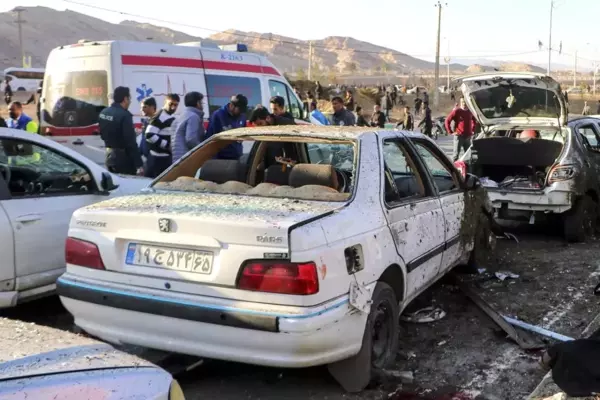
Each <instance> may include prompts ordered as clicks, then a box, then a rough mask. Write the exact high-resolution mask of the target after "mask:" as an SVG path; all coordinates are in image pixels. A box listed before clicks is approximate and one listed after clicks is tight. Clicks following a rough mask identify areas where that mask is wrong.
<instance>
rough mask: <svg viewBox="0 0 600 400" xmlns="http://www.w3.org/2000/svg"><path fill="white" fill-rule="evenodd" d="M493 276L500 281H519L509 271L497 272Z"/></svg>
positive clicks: (517, 276)
mask: <svg viewBox="0 0 600 400" xmlns="http://www.w3.org/2000/svg"><path fill="white" fill-rule="evenodd" d="M494 275H495V276H496V278H498V279H500V280H501V281H505V280H506V279H509V278H510V279H519V275H517V274H515V273H512V272H510V271H498V272H495V273H494Z"/></svg>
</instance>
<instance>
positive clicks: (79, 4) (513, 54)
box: [62, 0, 539, 58]
mask: <svg viewBox="0 0 600 400" xmlns="http://www.w3.org/2000/svg"><path fill="white" fill-rule="evenodd" d="M62 1H63V2H65V3H69V4H74V5H78V6H81V7H87V8H91V9H95V10H99V11H106V12H111V13H115V14H120V15H124V16H128V17H133V18H141V19H146V20H149V21H154V22H159V23H163V24H169V25H175V26H180V27H184V28H191V29H198V30H202V31H207V32H214V33H222V31H219V30H216V29H211V28H205V27H201V26H197V25H190V24H183V23H181V22H177V21H169V20H165V19H161V18H153V17H148V16H145V15H139V14H133V13H129V12H125V11H117V10H112V9H109V8H104V7H99V6H95V5H91V4H85V3H80V2H77V1H73V0H62ZM230 34H231V35H233V36H237V37H241V38H246V39H260V40H266V41H271V42H275V43H280V44H289V45H294V46H300V47H306V48H309V46H310V45H309V43H308V42H298V41H291V40H282V39H273V38H265V37H262V36H257V35H248V34H243V33H237V32H232V33H230ZM312 48H313V51H314V49H316V48H319V49H324V50H338V51H352V52H353V53H360V54H378V55H397V56H408V57H432V56H433V54H406V53H402V52H399V51H395V50H390V51H383V50H382V51H368V50H354V49H347V48H343V47H337V48H336V47H330V46H320V45H316V44H314V42H313V44H312ZM535 53H539V50H534V51H521V52H512V53H511V52H508V51H507V52H506V53H495V54H479V55H473V54H470V55H464V56H454V55H453V58H496V57H513V56H521V55H528V54H535Z"/></svg>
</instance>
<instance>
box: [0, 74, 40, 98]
mask: <svg viewBox="0 0 600 400" xmlns="http://www.w3.org/2000/svg"><path fill="white" fill-rule="evenodd" d="M6 79H9V81H10V87H11V89H12V90H13V92H30V93H35V91H36V90H37V89H38V87H39V85H40V81H41V80H43V79H44V68H17V67H11V68H6V69H5V70H4V77H3V81H4V80H6ZM4 86H5V84H4V82H2V85H1V89H2V90H4ZM19 100H20V99H19Z"/></svg>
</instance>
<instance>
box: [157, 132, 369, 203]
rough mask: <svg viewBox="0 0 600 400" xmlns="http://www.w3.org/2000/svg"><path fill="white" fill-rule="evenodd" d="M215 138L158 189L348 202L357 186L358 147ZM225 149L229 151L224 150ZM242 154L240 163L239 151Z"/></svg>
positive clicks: (300, 140)
mask: <svg viewBox="0 0 600 400" xmlns="http://www.w3.org/2000/svg"><path fill="white" fill-rule="evenodd" d="M264 139H265V138H264V137H261V138H255V137H253V138H249V139H248V140H243V141H234V140H228V139H223V138H218V137H215V139H214V140H211V141H209V142H207V143H205V144H204V145H203V146H201V147H198V148H197V149H196V150H195V151H194V152H193V153H192V154H190V155H189V156H188V157H186V158H184V159H182V160H181V161H180V162H179V163H177V164H176V165H174V166H173V168H172V169H171V170H169V171H168V172H167V173H166V174H165V175H164V176H163V177H162V178H161V179H159V181H158V182H156V183H155V184H154V185H153V188H154V189H158V190H167V191H184V192H202V193H219V194H237V195H248V196H259V197H280V198H291V199H302V200H321V201H346V200H348V199H349V198H350V197H351V195H352V193H353V191H354V186H355V176H356V164H357V150H358V143H357V142H354V141H348V140H346V141H342V140H339V141H338V140H333V141H327V140H322V139H314V140H312V139H310V138H306V137H289V138H282V137H276V138H268V139H269V140H264ZM224 146H226V147H224ZM235 149H238V153H237V154H240V152H242V149H244V150H243V154H242V156H241V157H240V158H235V155H236V151H235Z"/></svg>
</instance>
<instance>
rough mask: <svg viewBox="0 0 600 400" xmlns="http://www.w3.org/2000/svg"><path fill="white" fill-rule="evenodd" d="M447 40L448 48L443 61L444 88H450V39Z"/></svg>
mask: <svg viewBox="0 0 600 400" xmlns="http://www.w3.org/2000/svg"><path fill="white" fill-rule="evenodd" d="M446 40H448V43H447V45H448V49H447V50H446V57H444V62H445V63H446V90H450V60H451V58H450V39H449V38H446Z"/></svg>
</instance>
